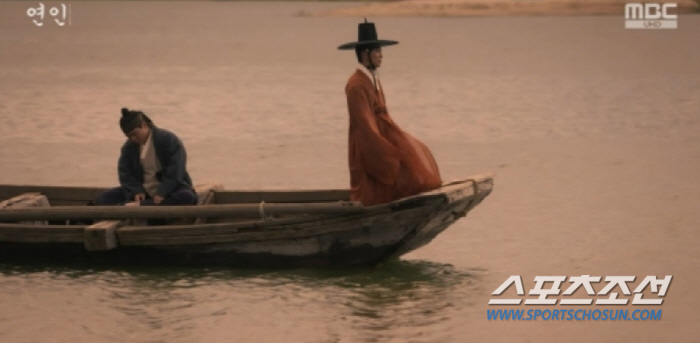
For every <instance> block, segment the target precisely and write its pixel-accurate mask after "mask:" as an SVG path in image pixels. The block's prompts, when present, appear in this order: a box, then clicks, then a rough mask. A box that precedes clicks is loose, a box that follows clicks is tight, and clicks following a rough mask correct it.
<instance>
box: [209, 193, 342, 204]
mask: <svg viewBox="0 0 700 343" xmlns="http://www.w3.org/2000/svg"><path fill="white" fill-rule="evenodd" d="M261 201H264V202H273V203H287V202H331V201H350V191H349V190H308V191H223V192H217V193H216V203H217V204H239V203H257V202H261Z"/></svg>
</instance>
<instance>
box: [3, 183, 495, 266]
mask: <svg viewBox="0 0 700 343" xmlns="http://www.w3.org/2000/svg"><path fill="white" fill-rule="evenodd" d="M492 187H493V178H492V177H491V176H477V177H472V178H469V179H465V180H461V181H456V182H451V183H446V184H444V185H443V186H442V187H441V188H439V189H436V190H433V191H429V192H425V193H421V194H418V195H415V196H411V197H407V198H403V199H400V200H397V201H394V202H391V203H388V204H382V205H376V206H369V207H363V206H362V205H361V204H359V203H354V202H350V201H349V191H347V190H314V191H224V190H222V189H221V188H220V187H198V193H199V195H200V197H199V198H200V204H198V205H196V206H87V205H86V204H87V203H88V202H89V201H91V200H93V199H95V198H96V197H97V196H98V195H99V194H100V193H101V192H102V191H104V190H105V189H100V188H86V187H52V186H13V185H0V200H2V199H10V200H6V201H5V202H3V203H0V260H1V259H7V258H13V257H17V256H22V257H31V258H32V259H34V258H48V259H51V260H56V259H61V258H64V257H76V256H77V257H79V258H80V259H87V260H88V261H98V262H100V263H103V262H108V263H127V264H139V265H141V264H200V265H201V264H204V265H225V266H235V267H255V268H258V267H260V268H282V267H300V266H350V265H373V264H377V263H380V262H383V261H386V260H388V259H392V258H397V257H398V256H401V255H403V254H405V253H407V252H409V251H412V250H415V249H417V248H419V247H421V246H423V245H425V244H427V243H429V242H430V241H431V240H432V239H433V238H435V237H436V236H437V235H438V234H439V233H440V232H442V231H443V230H445V229H446V228H447V227H448V226H450V225H451V224H453V223H454V222H455V221H457V220H458V219H459V218H461V217H463V216H465V215H466V214H467V212H469V211H470V210H471V209H472V208H474V206H476V205H477V204H479V203H480V202H481V201H482V200H483V199H484V198H485V197H486V196H488V195H489V193H490V192H491V189H492ZM28 199H29V200H31V201H27V200H28ZM32 199H33V200H32ZM36 199H40V200H41V201H35V200H36ZM47 201H48V203H50V206H46V205H47V204H45V203H46V202H47ZM42 202H44V204H43V205H44V206H37V204H39V205H41V203H42ZM27 203H31V204H33V205H32V206H27V205H26V204H27ZM21 204H24V206H22V205H21ZM149 218H150V220H151V221H153V218H159V219H158V221H160V222H161V223H160V224H159V225H147V224H148V222H147V221H146V220H149ZM163 221H165V222H163ZM151 224H152V223H151Z"/></svg>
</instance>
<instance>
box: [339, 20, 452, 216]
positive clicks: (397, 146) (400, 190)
mask: <svg viewBox="0 0 700 343" xmlns="http://www.w3.org/2000/svg"><path fill="white" fill-rule="evenodd" d="M397 43H398V42H396V41H391V40H380V39H377V31H376V29H375V27H374V23H368V22H367V20H366V19H365V22H364V23H361V24H359V27H358V41H357V42H351V43H347V44H343V45H341V46H339V47H338V49H341V50H350V49H354V50H355V54H356V56H357V61H358V62H359V63H360V66H358V68H357V70H356V71H355V73H354V74H352V75H351V76H350V79H349V80H348V83H347V85H346V87H345V94H346V96H347V101H348V113H349V114H350V130H349V165H350V187H351V190H350V196H351V199H352V200H353V201H360V202H362V204H364V205H365V206H372V205H377V204H382V203H387V202H391V201H394V200H396V199H400V198H403V197H406V196H410V195H414V194H417V193H420V192H424V191H427V190H431V189H435V188H438V187H440V185H441V184H442V181H441V179H440V172H439V170H438V167H437V163H435V159H434V158H433V155H432V154H431V153H430V150H428V148H427V147H426V146H425V145H424V144H423V143H421V142H420V141H419V140H417V139H416V138H414V137H412V136H411V135H409V134H408V133H406V132H404V131H403V130H401V129H400V128H399V126H398V125H396V123H394V121H393V120H392V119H391V117H390V116H389V112H388V110H387V108H386V100H385V99H384V91H383V90H382V85H381V82H380V81H379V74H378V73H377V69H378V68H379V67H380V66H381V64H382V57H383V56H382V46H388V45H394V44H397Z"/></svg>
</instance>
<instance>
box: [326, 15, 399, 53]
mask: <svg viewBox="0 0 700 343" xmlns="http://www.w3.org/2000/svg"><path fill="white" fill-rule="evenodd" d="M398 43H399V42H397V41H394V40H384V39H377V29H376V28H375V27H374V23H369V22H367V18H365V22H364V23H360V24H359V25H358V27H357V42H350V43H345V44H343V45H341V46H339V47H338V49H340V50H350V49H354V48H355V47H362V46H387V45H394V44H398Z"/></svg>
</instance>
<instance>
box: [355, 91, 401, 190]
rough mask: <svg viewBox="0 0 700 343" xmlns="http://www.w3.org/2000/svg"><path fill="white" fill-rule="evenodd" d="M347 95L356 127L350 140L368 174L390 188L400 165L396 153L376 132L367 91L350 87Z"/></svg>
mask: <svg viewBox="0 0 700 343" xmlns="http://www.w3.org/2000/svg"><path fill="white" fill-rule="evenodd" d="M346 95H347V100H348V111H349V113H350V121H351V123H352V124H353V126H354V127H355V134H354V136H353V137H351V138H350V139H351V140H354V142H353V143H354V144H355V145H356V146H357V147H358V151H359V153H360V158H361V159H362V161H363V162H364V164H365V168H366V170H367V172H368V173H369V174H370V175H372V176H373V177H374V178H376V179H377V180H379V181H380V182H381V183H383V184H387V185H393V184H394V183H396V178H397V176H398V173H399V167H400V165H401V157H400V154H399V150H398V149H397V148H396V147H395V146H394V145H393V144H391V142H390V141H389V140H387V139H386V138H385V137H383V136H382V134H381V132H380V131H379V128H378V126H377V118H376V114H374V112H373V111H372V109H371V107H370V102H369V99H368V96H367V94H366V90H365V89H363V87H360V86H351V87H348V88H347V90H346Z"/></svg>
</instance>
